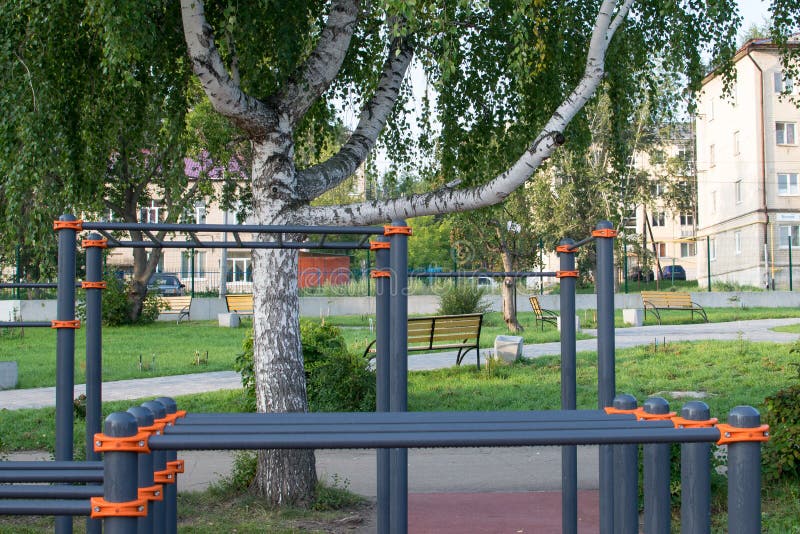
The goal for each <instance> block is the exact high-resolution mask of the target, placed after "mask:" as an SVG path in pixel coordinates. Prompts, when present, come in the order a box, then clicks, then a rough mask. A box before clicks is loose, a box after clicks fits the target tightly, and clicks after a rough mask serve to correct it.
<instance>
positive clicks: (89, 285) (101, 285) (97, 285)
mask: <svg viewBox="0 0 800 534" xmlns="http://www.w3.org/2000/svg"><path fill="white" fill-rule="evenodd" d="M106 287H107V284H106V283H105V282H81V288H82V289H105V288H106Z"/></svg>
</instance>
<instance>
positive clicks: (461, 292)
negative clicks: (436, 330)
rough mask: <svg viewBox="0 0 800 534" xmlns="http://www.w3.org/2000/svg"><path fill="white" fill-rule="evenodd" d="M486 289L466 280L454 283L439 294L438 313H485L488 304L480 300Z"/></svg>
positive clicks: (487, 309)
mask: <svg viewBox="0 0 800 534" xmlns="http://www.w3.org/2000/svg"><path fill="white" fill-rule="evenodd" d="M485 294H486V290H485V289H483V288H481V287H478V286H476V285H473V284H470V283H469V282H467V281H464V282H461V283H459V284H458V285H454V286H453V287H452V288H450V289H449V290H448V291H447V292H446V293H444V294H443V295H442V296H441V301H440V302H439V310H438V311H437V312H436V313H438V314H439V315H461V314H464V313H486V312H488V311H489V309H490V306H489V304H488V303H486V302H482V300H483V297H484V295H485Z"/></svg>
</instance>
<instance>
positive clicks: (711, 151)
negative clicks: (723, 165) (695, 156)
mask: <svg viewBox="0 0 800 534" xmlns="http://www.w3.org/2000/svg"><path fill="white" fill-rule="evenodd" d="M715 152H716V150H715V148H714V145H709V147H708V166H709V167H713V166H714V165H716V164H717V157H716V154H715Z"/></svg>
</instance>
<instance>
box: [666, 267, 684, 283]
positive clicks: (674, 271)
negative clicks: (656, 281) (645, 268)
mask: <svg viewBox="0 0 800 534" xmlns="http://www.w3.org/2000/svg"><path fill="white" fill-rule="evenodd" d="M661 278H662V279H663V280H686V271H685V270H684V269H683V267H681V266H680V265H667V266H666V267H664V268H663V269H662V270H661Z"/></svg>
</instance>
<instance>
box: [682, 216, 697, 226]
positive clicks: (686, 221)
mask: <svg viewBox="0 0 800 534" xmlns="http://www.w3.org/2000/svg"><path fill="white" fill-rule="evenodd" d="M680 221H681V226H694V213H681V214H680Z"/></svg>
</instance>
